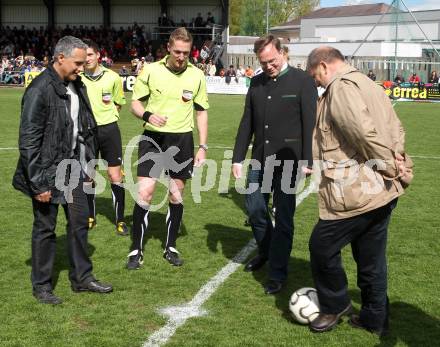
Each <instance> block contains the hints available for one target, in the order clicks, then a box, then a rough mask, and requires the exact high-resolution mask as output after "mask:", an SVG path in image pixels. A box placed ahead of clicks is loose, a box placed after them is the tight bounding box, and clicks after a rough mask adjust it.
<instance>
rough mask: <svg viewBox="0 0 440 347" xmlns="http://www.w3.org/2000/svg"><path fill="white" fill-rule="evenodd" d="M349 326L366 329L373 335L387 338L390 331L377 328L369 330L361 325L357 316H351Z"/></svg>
mask: <svg viewBox="0 0 440 347" xmlns="http://www.w3.org/2000/svg"><path fill="white" fill-rule="evenodd" d="M348 324H350V325H351V326H352V327H353V328H357V329H364V330H367V331H369V332H370V333H372V334H376V335H378V336H386V335H388V329H387V328H384V329H377V328H369V327H367V326H365V325H364V324H362V323H361V321H360V318H359V316H358V315H357V314H353V315H351V317H350V319H349V321H348Z"/></svg>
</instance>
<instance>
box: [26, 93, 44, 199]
mask: <svg viewBox="0 0 440 347" xmlns="http://www.w3.org/2000/svg"><path fill="white" fill-rule="evenodd" d="M47 111H48V110H47V107H46V104H45V101H44V95H43V93H42V91H41V90H39V89H37V88H29V89H28V90H27V91H26V93H25V95H24V96H23V101H22V111H21V121H20V134H19V139H18V147H19V151H20V160H21V162H22V164H23V169H24V170H25V171H26V176H27V177H28V179H29V181H30V189H31V191H32V193H33V194H34V198H35V199H36V200H38V201H41V202H49V200H50V196H51V192H50V187H49V184H48V181H47V178H46V176H45V173H44V169H43V167H42V165H41V150H42V145H43V138H44V132H45V128H46V117H47Z"/></svg>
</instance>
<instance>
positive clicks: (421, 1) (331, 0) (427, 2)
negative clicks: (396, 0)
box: [321, 0, 440, 11]
mask: <svg viewBox="0 0 440 347" xmlns="http://www.w3.org/2000/svg"><path fill="white" fill-rule="evenodd" d="M403 1H404V2H405V4H406V6H408V8H409V9H410V10H411V11H420V10H434V9H440V1H439V0H403ZM380 2H383V3H385V4H391V2H392V0H321V7H334V6H344V5H356V4H375V3H380ZM400 6H401V8H404V6H403V5H402V4H401V5H400Z"/></svg>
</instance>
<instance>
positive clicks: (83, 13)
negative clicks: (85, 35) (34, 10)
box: [55, 5, 103, 27]
mask: <svg viewBox="0 0 440 347" xmlns="http://www.w3.org/2000/svg"><path fill="white" fill-rule="evenodd" d="M102 21H103V11H102V7H101V6H100V5H81V6H74V5H56V6H55V25H57V26H61V27H64V26H65V25H67V24H69V25H70V26H72V25H76V26H78V25H87V26H91V25H94V26H95V27H99V26H100V25H102V24H103V23H102Z"/></svg>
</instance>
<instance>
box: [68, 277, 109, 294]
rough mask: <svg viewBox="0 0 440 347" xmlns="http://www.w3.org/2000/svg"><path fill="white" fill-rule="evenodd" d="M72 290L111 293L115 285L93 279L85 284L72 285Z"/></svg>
mask: <svg viewBox="0 0 440 347" xmlns="http://www.w3.org/2000/svg"><path fill="white" fill-rule="evenodd" d="M72 290H73V291H74V292H77V293H78V292H93V293H99V294H104V293H111V292H112V291H113V287H112V286H111V284H104V283H101V282H99V281H98V280H93V281H90V282H88V283H85V284H81V285H72Z"/></svg>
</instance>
